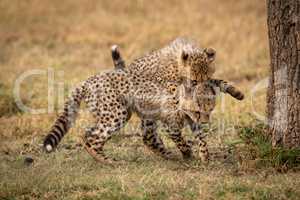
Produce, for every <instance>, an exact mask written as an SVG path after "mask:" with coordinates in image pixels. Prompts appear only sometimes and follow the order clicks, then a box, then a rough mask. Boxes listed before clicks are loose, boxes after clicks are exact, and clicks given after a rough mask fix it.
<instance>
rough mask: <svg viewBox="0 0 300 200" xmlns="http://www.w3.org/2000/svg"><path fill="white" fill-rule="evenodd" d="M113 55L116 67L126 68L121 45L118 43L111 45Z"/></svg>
mask: <svg viewBox="0 0 300 200" xmlns="http://www.w3.org/2000/svg"><path fill="white" fill-rule="evenodd" d="M111 57H112V60H113V64H114V66H115V68H116V69H124V68H125V61H124V60H123V58H122V56H121V53H120V51H119V47H118V46H117V45H113V46H112V47H111Z"/></svg>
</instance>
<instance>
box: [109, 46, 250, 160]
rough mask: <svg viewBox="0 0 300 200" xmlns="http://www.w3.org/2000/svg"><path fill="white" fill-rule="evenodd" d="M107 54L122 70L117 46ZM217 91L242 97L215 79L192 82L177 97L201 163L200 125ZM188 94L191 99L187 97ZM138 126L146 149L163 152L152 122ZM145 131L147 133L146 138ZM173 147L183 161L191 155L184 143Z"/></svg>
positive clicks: (204, 156) (204, 153) (203, 151)
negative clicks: (197, 82) (192, 135)
mask: <svg viewBox="0 0 300 200" xmlns="http://www.w3.org/2000/svg"><path fill="white" fill-rule="evenodd" d="M111 55H112V60H113V65H114V67H115V69H116V70H124V69H125V67H126V65H125V61H124V59H123V58H122V56H121V53H120V51H119V49H118V46H117V45H114V46H112V47H111ZM188 91H189V92H190V91H194V93H193V94H189V95H187V93H188ZM218 91H220V92H223V93H228V94H230V95H231V96H232V97H233V98H235V99H237V100H243V98H244V95H243V93H242V92H240V91H239V90H238V89H237V88H235V87H234V86H232V85H230V84H228V83H227V82H225V81H223V80H219V79H209V80H207V81H205V82H200V83H199V84H195V83H194V85H193V86H192V88H190V89H189V88H186V93H185V94H183V96H182V97H181V104H183V106H182V109H184V110H185V111H186V112H189V115H186V116H184V117H183V118H182V121H185V122H187V124H188V125H189V126H190V128H191V130H192V132H193V133H194V135H195V143H196V144H197V145H198V147H199V148H198V151H199V156H200V158H201V160H202V161H205V162H207V161H208V160H209V152H208V149H207V143H206V142H205V141H204V140H203V138H204V137H205V136H204V134H203V132H202V129H201V125H203V124H205V123H208V122H209V118H210V115H211V112H212V111H213V109H214V108H215V105H216V96H217V92H218ZM191 95H192V98H190V97H191ZM185 98H186V99H185ZM190 101H193V102H196V104H197V105H198V108H199V110H197V109H196V110H195V108H193V102H192V103H191V102H190ZM191 108H192V109H191ZM199 113H200V116H199V118H201V120H200V122H201V123H199V119H198V118H197V114H198V115H199ZM141 124H142V125H141V127H142V129H143V141H144V143H145V144H146V145H147V146H148V147H150V149H151V150H152V151H154V152H165V150H162V149H164V145H163V143H162V140H161V139H160V138H159V136H158V134H157V132H156V124H155V121H153V120H150V119H147V120H145V119H144V120H142V123H141ZM166 131H167V132H169V130H168V128H167V129H166ZM149 132H151V134H150V135H149ZM174 134H176V133H169V135H170V136H171V137H172V136H173V135H174ZM177 134H180V133H177ZM173 137H174V140H176V139H178V138H180V137H178V135H175V136H173ZM192 143H194V142H192ZM177 146H178V148H179V149H180V150H181V152H182V154H183V156H184V157H185V158H189V157H191V156H192V150H191V146H190V145H187V144H186V143H184V142H182V141H181V142H178V143H177Z"/></svg>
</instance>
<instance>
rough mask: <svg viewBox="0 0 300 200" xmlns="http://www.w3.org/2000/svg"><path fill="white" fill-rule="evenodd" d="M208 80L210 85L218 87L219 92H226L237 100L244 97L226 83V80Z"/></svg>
mask: <svg viewBox="0 0 300 200" xmlns="http://www.w3.org/2000/svg"><path fill="white" fill-rule="evenodd" d="M209 81H210V83H211V84H212V86H215V87H218V88H220V91H221V92H224V93H228V94H230V95H231V96H232V97H233V98H235V99H237V100H243V99H244V94H243V93H242V92H241V91H240V90H238V89H237V88H236V87H234V86H233V85H230V84H229V83H227V82H226V81H224V80H220V79H210V80H209Z"/></svg>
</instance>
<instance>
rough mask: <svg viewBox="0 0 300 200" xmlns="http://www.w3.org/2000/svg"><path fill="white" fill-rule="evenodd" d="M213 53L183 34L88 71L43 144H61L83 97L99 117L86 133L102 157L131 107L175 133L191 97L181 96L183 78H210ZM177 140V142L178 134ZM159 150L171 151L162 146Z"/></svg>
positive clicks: (48, 148) (102, 158)
mask: <svg viewBox="0 0 300 200" xmlns="http://www.w3.org/2000/svg"><path fill="white" fill-rule="evenodd" d="M214 55H215V53H214V50H212V49H201V48H199V47H198V46H197V45H195V43H194V42H191V41H189V40H187V39H183V38H179V39H176V40H175V41H173V42H171V43H170V44H169V45H167V46H166V47H165V48H162V49H160V50H157V51H153V52H150V53H148V54H146V55H145V56H143V57H141V58H138V59H136V60H134V61H133V62H132V63H131V64H130V65H129V66H128V67H127V68H126V69H117V70H113V71H109V72H105V73H102V74H99V75H95V76H92V77H90V78H89V79H88V80H86V81H84V82H83V83H82V84H81V85H80V86H78V87H77V88H75V90H74V92H73V93H72V95H71V96H70V98H69V99H68V101H67V103H66V105H65V110H64V112H63V113H62V114H61V115H60V116H59V118H58V119H57V120H56V122H55V124H54V126H53V127H52V129H51V130H50V133H49V134H48V135H47V136H46V138H45V140H44V147H45V150H46V151H47V152H51V151H52V150H54V149H55V147H56V146H57V145H58V143H59V141H60V140H61V139H62V137H63V136H64V135H65V133H66V132H67V131H68V129H69V128H70V127H71V125H72V124H73V122H74V121H75V118H76V115H77V112H78V109H79V106H80V102H81V101H84V102H85V103H86V105H87V107H88V109H89V111H90V112H91V114H92V115H93V117H94V119H95V121H94V123H93V124H91V126H90V127H89V128H87V129H86V133H85V136H84V137H83V139H84V143H85V147H86V149H87V151H88V152H89V153H90V154H91V155H92V156H93V157H94V158H95V159H96V160H98V161H108V160H109V159H108V157H106V156H105V154H104V151H103V148H104V144H105V143H106V141H108V140H109V139H110V138H111V136H112V135H113V134H114V133H116V132H117V131H118V130H119V129H120V128H122V127H123V126H124V125H125V124H126V122H127V121H128V120H129V119H130V116H131V114H132V113H133V112H135V113H137V114H138V116H139V117H140V118H141V119H143V120H144V121H145V123H146V124H145V125H146V126H148V125H147V124H153V123H152V122H151V121H152V120H155V121H156V120H160V121H162V122H163V123H164V124H166V125H167V126H168V130H170V132H171V133H175V132H176V133H177V130H180V129H181V128H182V125H183V122H182V118H183V116H185V115H187V112H185V110H184V109H182V105H185V103H182V101H185V99H187V98H186V97H185V98H181V97H180V95H182V94H185V93H186V87H183V86H182V84H183V83H185V82H186V80H188V82H191V81H197V82H201V81H206V80H208V79H209V77H210V76H211V74H212V73H213V67H212V62H213V59H214ZM180 85H181V87H177V86H180ZM174 88H175V89H174ZM196 106H197V105H194V107H196ZM197 109H198V108H197ZM198 110H199V109H198ZM147 121H148V122H150V123H147ZM154 127H155V126H153V129H155V128H154ZM146 132H147V130H146ZM146 137H147V138H151V137H152V138H153V136H151V135H150V136H149V135H147V136H146ZM155 140H156V141H158V140H159V139H157V138H156V139H155ZM174 140H175V143H179V141H178V139H174ZM180 143H182V141H180ZM177 146H178V148H179V149H180V150H181V151H182V152H183V150H182V146H188V144H185V145H182V144H180V145H177ZM158 149H159V148H158ZM159 151H160V153H162V154H164V155H167V154H168V152H167V151H165V150H164V148H160V149H159Z"/></svg>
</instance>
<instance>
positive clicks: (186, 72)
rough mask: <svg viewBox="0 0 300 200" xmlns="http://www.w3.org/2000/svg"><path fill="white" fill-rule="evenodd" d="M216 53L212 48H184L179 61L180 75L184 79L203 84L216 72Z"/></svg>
mask: <svg viewBox="0 0 300 200" xmlns="http://www.w3.org/2000/svg"><path fill="white" fill-rule="evenodd" d="M215 57H216V51H215V50H214V49H212V48H205V49H203V50H202V49H200V48H186V49H185V48H182V50H181V52H180V56H179V58H180V60H179V73H180V74H181V76H182V77H183V78H186V79H189V80H192V81H197V82H202V81H206V80H208V79H209V78H211V76H212V75H213V73H214V72H215V66H214V60H215Z"/></svg>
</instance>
